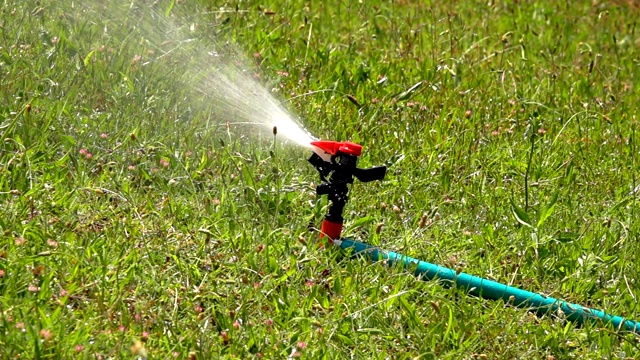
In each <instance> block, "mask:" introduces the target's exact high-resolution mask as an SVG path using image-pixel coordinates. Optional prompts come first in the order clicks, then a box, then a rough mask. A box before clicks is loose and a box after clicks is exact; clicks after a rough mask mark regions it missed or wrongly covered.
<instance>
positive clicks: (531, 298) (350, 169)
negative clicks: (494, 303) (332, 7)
mask: <svg viewBox="0 0 640 360" xmlns="http://www.w3.org/2000/svg"><path fill="white" fill-rule="evenodd" d="M311 144H312V145H313V146H314V148H313V150H314V154H313V155H312V156H311V158H309V162H310V163H311V164H312V165H313V166H314V167H315V168H316V169H317V170H318V172H319V173H320V180H321V183H320V184H319V185H318V186H317V187H316V192H317V194H318V195H327V197H328V199H329V201H330V205H329V209H328V211H327V214H326V216H325V218H324V220H323V221H322V228H321V231H320V238H323V239H324V238H325V237H328V238H329V239H330V242H331V243H332V244H333V245H335V246H338V247H340V248H341V249H343V250H347V251H350V252H352V253H353V254H354V255H356V256H364V257H366V258H368V259H369V260H371V261H372V262H378V261H383V262H384V263H386V264H387V265H389V266H394V265H398V266H402V267H403V268H404V269H407V270H413V273H414V275H415V276H417V277H418V278H419V279H422V280H434V279H436V280H439V281H441V282H442V284H443V285H444V286H446V287H451V286H455V287H456V288H458V289H461V290H463V291H465V292H467V293H468V294H471V295H474V296H478V297H480V298H483V299H490V300H502V301H504V302H505V303H507V304H510V305H513V306H516V307H519V308H524V309H527V310H529V311H531V312H534V313H536V314H538V315H547V314H560V313H562V314H564V317H565V318H566V319H567V320H570V321H572V322H575V323H577V324H584V323H586V322H597V321H600V322H603V323H605V324H608V325H611V326H613V327H614V328H616V329H617V330H622V331H629V332H633V333H635V334H638V335H640V322H637V321H633V320H627V319H625V318H623V317H620V316H616V315H611V314H607V313H605V312H604V311H601V310H596V309H591V308H587V307H583V306H581V305H577V304H571V303H568V302H566V301H563V300H559V299H555V298H552V297H548V296H544V295H542V294H537V293H534V292H530V291H527V290H522V289H519V288H516V287H513V286H508V285H505V284H501V283H499V282H496V281H492V280H488V279H484V278H481V277H477V276H473V275H469V274H465V273H463V272H458V271H455V270H453V269H449V268H446V267H443V266H440V265H435V264H431V263H428V262H426V261H422V260H418V259H415V258H412V257H409V256H405V255H402V254H398V253H396V252H392V251H386V250H383V249H380V248H378V247H375V246H371V245H368V244H365V243H362V242H359V241H356V240H351V239H345V238H342V237H341V233H342V224H343V222H344V219H343V217H342V212H343V210H344V206H345V205H346V202H347V200H348V196H347V193H348V191H349V189H348V187H347V185H348V184H350V183H353V181H354V177H355V178H356V179H358V180H360V181H362V182H369V181H375V180H382V179H384V177H385V174H386V167H384V166H380V167H374V168H370V169H359V168H357V167H356V164H357V161H358V157H359V156H360V155H361V153H362V146H361V145H358V144H355V143H351V142H346V141H345V142H336V141H316V142H312V143H311Z"/></svg>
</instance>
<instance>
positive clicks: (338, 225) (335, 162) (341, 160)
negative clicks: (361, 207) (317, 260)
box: [309, 140, 387, 240]
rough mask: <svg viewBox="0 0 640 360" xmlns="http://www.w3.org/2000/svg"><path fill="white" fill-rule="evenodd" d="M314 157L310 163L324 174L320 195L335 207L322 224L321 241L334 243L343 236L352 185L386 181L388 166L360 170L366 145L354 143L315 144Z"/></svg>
mask: <svg viewBox="0 0 640 360" xmlns="http://www.w3.org/2000/svg"><path fill="white" fill-rule="evenodd" d="M311 145H312V146H313V151H314V154H313V155H311V158H309V162H310V163H311V164H312V165H313V166H314V167H315V168H316V169H317V170H318V172H319V173H320V181H321V182H320V184H319V185H318V186H317V187H316V193H317V194H318V195H327V197H328V199H329V201H330V202H331V205H330V206H329V210H328V211H327V214H326V216H325V218H324V220H323V221H322V229H321V233H320V237H321V238H322V237H324V236H328V237H329V238H330V239H331V240H334V239H338V238H339V237H340V234H341V232H342V224H343V222H344V218H343V217H342V212H343V210H344V206H345V205H346V203H347V200H348V199H349V197H348V196H347V193H348V192H349V188H348V186H347V185H348V184H352V183H353V179H354V177H355V178H356V179H358V180H360V181H362V182H370V181H375V180H382V179H384V177H385V175H386V173H387V168H386V166H376V167H372V168H369V169H360V168H358V167H356V165H357V162H358V157H359V156H360V155H361V154H362V145H359V144H356V143H352V142H350V141H343V142H338V141H328V140H321V141H313V142H311Z"/></svg>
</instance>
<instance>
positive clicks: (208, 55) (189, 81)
mask: <svg viewBox="0 0 640 360" xmlns="http://www.w3.org/2000/svg"><path fill="white" fill-rule="evenodd" d="M81 7H82V13H83V14H84V15H86V16H87V18H89V19H91V20H92V21H96V22H100V23H101V25H103V29H104V30H103V31H104V32H105V33H109V32H115V31H123V30H125V31H126V32H128V34H129V35H128V36H129V37H134V38H136V39H138V38H139V39H140V44H141V45H142V46H144V47H147V48H149V49H152V51H150V53H152V54H153V56H152V57H150V58H149V59H145V60H144V61H145V62H144V63H143V65H148V64H149V63H155V64H154V65H158V64H160V65H163V66H161V68H163V69H164V72H166V76H165V77H166V79H167V81H171V82H173V83H176V84H178V86H182V87H187V88H189V89H190V90H193V93H194V94H199V96H198V97H194V98H191V99H189V100H188V101H199V102H202V103H203V104H206V108H207V109H208V110H209V111H211V112H212V114H211V115H212V118H213V119H214V122H215V123H216V125H221V124H225V125H228V126H229V127H233V128H234V130H236V131H237V132H240V133H242V134H243V135H246V136H256V135H267V136H273V131H274V127H277V138H278V139H279V140H282V141H284V142H285V143H292V144H296V145H299V146H303V147H306V148H310V146H311V145H310V144H309V143H310V142H311V141H313V140H314V138H313V137H312V136H311V135H310V134H309V133H308V132H307V131H306V130H305V129H304V128H303V127H302V126H301V125H300V123H299V121H298V120H297V119H296V118H295V117H294V116H293V115H291V114H290V113H289V112H288V111H287V110H286V109H285V108H284V107H283V106H282V105H281V103H280V101H278V100H277V99H276V98H275V97H274V96H273V95H272V94H271V92H270V91H269V90H268V89H267V88H265V87H264V86H262V85H261V84H260V83H259V82H258V81H257V80H256V79H255V78H254V76H255V74H256V70H255V66H252V65H251V63H250V62H249V61H247V56H246V55H243V54H242V52H241V51H240V49H239V47H238V46H237V45H235V44H233V43H231V42H229V41H224V40H222V39H219V38H218V35H216V31H217V29H216V27H215V26H211V25H210V22H207V21H206V16H209V17H210V16H211V15H212V14H211V13H207V12H206V11H205V10H203V9H199V8H198V7H197V6H195V5H187V4H185V3H184V2H177V1H167V2H157V1H156V2H151V1H125V0H115V1H107V2H104V3H102V2H95V3H83V4H82V5H81ZM229 11H232V10H229ZM220 12H224V10H220Z"/></svg>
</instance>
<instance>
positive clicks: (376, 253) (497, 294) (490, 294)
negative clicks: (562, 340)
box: [334, 239, 640, 335]
mask: <svg viewBox="0 0 640 360" xmlns="http://www.w3.org/2000/svg"><path fill="white" fill-rule="evenodd" d="M334 242H335V244H336V245H340V247H341V248H342V249H344V250H349V249H350V250H352V251H354V252H355V253H356V254H361V255H366V256H367V257H368V258H369V259H370V260H372V261H374V262H375V261H379V260H386V261H387V262H388V264H389V265H390V266H391V265H393V264H394V263H401V264H402V266H403V267H404V268H407V267H411V268H413V267H416V265H417V267H416V269H415V272H414V274H415V275H416V276H418V277H419V278H423V279H426V280H431V279H435V278H437V279H440V280H443V281H444V282H445V283H448V284H449V285H451V284H453V285H455V286H456V287H458V288H461V289H464V290H465V291H467V292H468V293H470V294H472V295H476V296H479V297H481V298H483V299H491V300H499V299H502V300H503V301H504V302H508V303H510V304H513V305H514V306H517V307H520V308H525V309H527V310H530V311H535V312H536V313H538V314H540V315H544V314H549V313H556V312H558V310H561V311H562V312H563V313H564V314H565V316H566V318H567V319H568V320H570V321H573V322H576V323H579V324H582V323H585V322H587V321H597V320H602V321H603V322H604V323H608V324H611V325H612V326H613V327H615V328H616V329H619V330H626V331H631V332H634V333H636V334H639V335H640V323H639V322H637V321H633V320H626V319H624V318H622V317H620V316H614V315H610V314H607V313H605V312H603V311H600V310H595V309H589V308H586V307H583V306H580V305H576V304H571V303H568V302H566V301H562V300H558V299H554V298H551V297H547V296H543V295H540V294H536V293H533V292H530V291H526V290H521V289H518V288H515V287H512V286H508V285H504V284H501V283H498V282H495V281H491V280H487V279H483V278H480V277H477V276H472V275H468V274H465V273H462V272H460V273H456V271H455V270H452V269H449V268H446V267H443V266H439V265H434V264H430V263H428V262H425V261H421V260H418V259H414V258H411V257H408V256H404V255H401V254H398V253H395V252H391V251H384V250H381V249H379V248H377V247H374V246H371V245H367V244H363V243H361V242H358V241H353V240H349V239H342V240H335V241H334Z"/></svg>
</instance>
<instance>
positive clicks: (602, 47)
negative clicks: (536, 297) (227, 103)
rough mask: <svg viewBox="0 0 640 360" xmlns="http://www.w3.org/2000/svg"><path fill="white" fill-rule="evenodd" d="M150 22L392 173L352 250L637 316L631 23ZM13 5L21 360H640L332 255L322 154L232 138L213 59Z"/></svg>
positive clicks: (230, 15) (319, 16)
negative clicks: (226, 60)
mask: <svg viewBox="0 0 640 360" xmlns="http://www.w3.org/2000/svg"><path fill="white" fill-rule="evenodd" d="M157 6H158V7H159V9H160V10H161V12H162V13H163V14H165V13H166V14H169V15H172V14H173V15H174V16H175V17H177V18H178V19H180V16H182V15H180V14H183V15H184V14H188V15H190V16H191V17H192V18H193V20H192V21H193V23H195V24H198V30H197V31H196V33H195V35H194V37H195V38H197V39H199V40H198V41H201V42H198V43H196V44H208V43H209V42H210V41H211V39H212V36H213V34H216V35H215V36H216V37H217V39H218V40H220V39H222V40H224V41H231V42H236V43H238V44H240V46H241V49H242V50H241V52H242V53H243V54H244V56H245V58H246V59H250V60H247V61H248V62H253V63H254V64H255V67H256V68H255V72H257V73H259V74H260V81H262V82H263V83H264V85H265V86H266V87H268V88H269V89H274V96H275V97H277V98H278V99H280V100H282V101H285V103H286V104H287V106H288V107H289V108H290V109H291V111H292V112H293V113H295V114H297V115H298V116H299V117H300V118H301V119H303V123H304V125H305V126H306V127H307V128H308V129H309V130H310V131H311V132H312V133H313V134H314V135H316V136H318V137H321V138H328V139H336V140H351V141H355V142H359V143H361V144H363V145H364V146H365V151H364V154H363V156H362V158H361V161H360V165H361V166H362V167H367V166H373V165H378V164H383V163H387V164H390V168H389V172H388V176H387V179H386V180H385V181H384V182H380V183H372V184H366V185H365V184H358V183H356V184H355V185H354V186H353V187H352V191H351V200H350V203H349V204H348V207H347V219H348V223H347V225H348V226H347V234H348V235H349V236H352V237H356V238H358V239H361V240H363V241H365V242H368V243H373V244H377V245H381V246H382V247H384V248H387V249H392V250H394V251H399V252H402V253H404V254H406V255H409V256H413V257H417V258H420V259H424V260H426V261H430V262H434V263H438V264H442V265H445V266H449V267H453V268H456V269H461V270H463V271H465V272H467V273H470V274H474V275H478V276H483V277H487V278H490V279H493V280H497V281H500V282H504V283H509V284H512V285H514V286H518V287H521V288H524V289H527V290H531V291H538V292H541V293H544V294H547V295H550V296H554V297H559V298H562V299H565V300H567V301H571V302H575V303H579V304H582V305H586V306H591V307H594V308H598V309H603V310H605V311H607V312H610V313H613V314H618V315H623V316H627V317H629V318H632V319H640V309H638V307H637V303H638V297H640V287H639V285H638V278H639V277H640V267H639V265H638V262H637V258H638V256H640V245H638V244H639V242H638V240H639V239H638V234H639V230H640V229H639V227H638V222H637V221H635V218H636V216H637V211H638V203H637V186H638V185H640V184H638V180H637V178H636V169H637V167H638V164H637V159H636V157H637V153H638V149H637V142H636V141H635V140H636V132H637V129H636V128H637V125H638V122H637V116H638V114H637V99H638V98H639V96H638V95H639V90H638V86H637V83H638V79H637V74H638V66H639V65H640V56H639V53H638V51H637V44H638V42H639V41H640V35H638V33H636V21H635V19H636V18H638V15H639V12H638V9H637V8H636V7H635V6H634V5H633V4H627V3H623V2H620V3H618V2H614V1H595V2H578V3H575V4H571V5H563V4H557V5H556V4H548V3H547V2H543V1H537V2H535V1H531V2H524V3H522V2H519V3H517V4H511V3H499V4H493V3H492V4H489V5H487V4H482V5H479V4H477V3H473V2H461V3H459V4H455V5H454V4H448V3H447V2H439V3H438V2H434V3H419V2H417V3H415V4H412V2H407V1H397V2H393V3H388V2H382V1H381V2H372V1H364V2H337V3H335V4H332V5H322V4H319V3H310V2H304V1H298V0H289V1H286V2H284V3H283V2H276V1H265V2H253V1H249V2H237V3H236V2H226V3H220V4H209V3H202V4H195V2H194V3H193V4H191V5H189V6H187V5H186V4H184V3H183V2H180V1H176V2H173V1H172V2H166V3H160V4H158V5H157ZM221 9H222V10H225V11H221ZM0 11H1V13H2V15H1V17H0V74H1V76H0V89H2V91H0V132H1V134H2V145H0V146H1V148H0V204H1V205H0V206H1V207H2V214H3V215H2V216H0V234H2V235H1V236H2V241H1V242H0V333H1V334H2V336H0V355H1V357H2V358H18V357H21V358H103V359H105V358H123V357H124V358H126V357H141V358H146V357H149V358H174V357H176V358H202V359H206V358H231V357H235V358H258V357H260V356H263V357H265V358H285V357H288V356H292V357H298V356H300V357H302V358H347V357H355V358H424V359H430V358H438V359H460V358H465V359H484V358H522V359H526V358H532V359H540V358H546V359H565V358H587V359H592V358H598V359H600V358H636V357H638V356H640V355H639V354H640V351H639V350H638V348H639V341H638V340H640V338H639V337H638V335H634V334H628V333H621V332H616V331H615V330H613V329H611V328H609V327H607V326H605V325H603V324H588V325H585V326H582V327H577V326H575V325H574V324H572V323H569V322H566V321H564V320H563V319H562V316H561V314H557V315H553V316H546V317H540V318H538V317H535V316H533V315H531V314H529V313H527V312H525V311H522V310H519V309H514V308H511V307H509V306H506V305H505V304H503V303H500V302H490V301H484V300H482V299H477V298H473V297H467V296H464V295H463V294H462V293H460V292H458V291H456V290H452V289H446V288H443V287H442V286H440V285H439V284H438V283H437V282H420V281H417V280H416V279H415V278H413V277H412V276H411V275H409V274H407V273H405V272H403V271H402V270H400V269H389V268H385V267H384V266H381V265H372V264H369V263H367V262H365V261H360V260H354V261H350V260H347V259H343V258H342V257H341V256H340V254H339V253H338V252H337V251H336V250H335V249H328V250H326V249H325V250H323V249H319V248H317V247H316V246H314V243H315V241H316V240H315V239H316V234H314V233H310V232H309V231H308V229H307V227H308V223H309V221H314V222H315V223H319V221H320V219H321V217H322V215H323V209H324V206H325V205H326V204H325V203H324V202H323V201H322V200H320V199H316V198H315V197H314V196H313V186H312V185H313V184H314V183H316V182H317V175H316V174H315V173H314V169H313V168H312V167H311V166H310V165H309V164H307V163H306V157H307V156H308V155H310V154H308V153H307V152H305V151H303V150H300V149H298V148H295V147H288V146H283V145H282V144H281V143H280V142H277V143H276V144H275V145H274V141H273V138H269V137H268V136H267V137H255V136H251V133H250V132H247V129H246V128H240V127H234V126H230V127H229V128H227V127H226V126H225V121H222V120H221V119H222V116H232V115H233V114H225V112H224V111H221V110H220V109H219V108H217V107H216V106H215V105H214V104H215V102H214V101H215V99H211V98H207V94H206V91H205V93H204V94H203V93H202V92H198V91H194V90H198V89H194V88H193V87H190V86H188V82H186V81H185V80H189V77H185V76H183V75H184V74H187V75H189V74H190V72H189V71H190V69H192V67H193V66H195V65H198V66H204V65H203V64H195V65H194V64H190V63H189V62H188V60H189V59H177V60H176V59H174V60H175V61H174V62H171V61H163V60H162V58H161V56H160V55H161V52H158V51H157V49H156V50H155V51H154V48H152V47H151V46H150V43H149V42H146V41H144V40H145V39H144V37H145V35H147V37H149V35H152V34H144V33H141V32H136V31H133V30H132V29H133V28H132V26H133V25H135V24H136V20H137V18H136V16H129V17H127V18H126V19H121V18H118V17H117V16H116V17H110V16H109V15H110V14H109V13H104V14H102V15H101V16H95V13H91V12H86V11H83V9H82V8H79V7H78V5H77V3H76V4H74V5H73V6H72V4H71V3H70V2H57V1H49V0H41V1H32V0H29V1H12V0H7V1H5V2H4V4H3V6H2V7H1V10H0ZM88 14H89V15H88ZM90 14H93V15H90ZM105 24H106V25H108V26H107V27H108V29H109V30H108V31H104V29H105ZM185 46H187V45H185ZM254 54H255V55H254ZM136 55H137V56H136ZM178 60H180V61H178ZM182 60H184V62H181V61H182ZM196 60H197V59H196ZM418 83H420V85H419V86H417V87H414V85H416V84H418ZM347 95H350V96H351V97H352V98H353V99H355V100H356V102H357V103H358V106H356V104H354V102H352V101H350V100H349V98H348V97H347ZM212 101H213V102H212ZM276 140H277V139H276Z"/></svg>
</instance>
